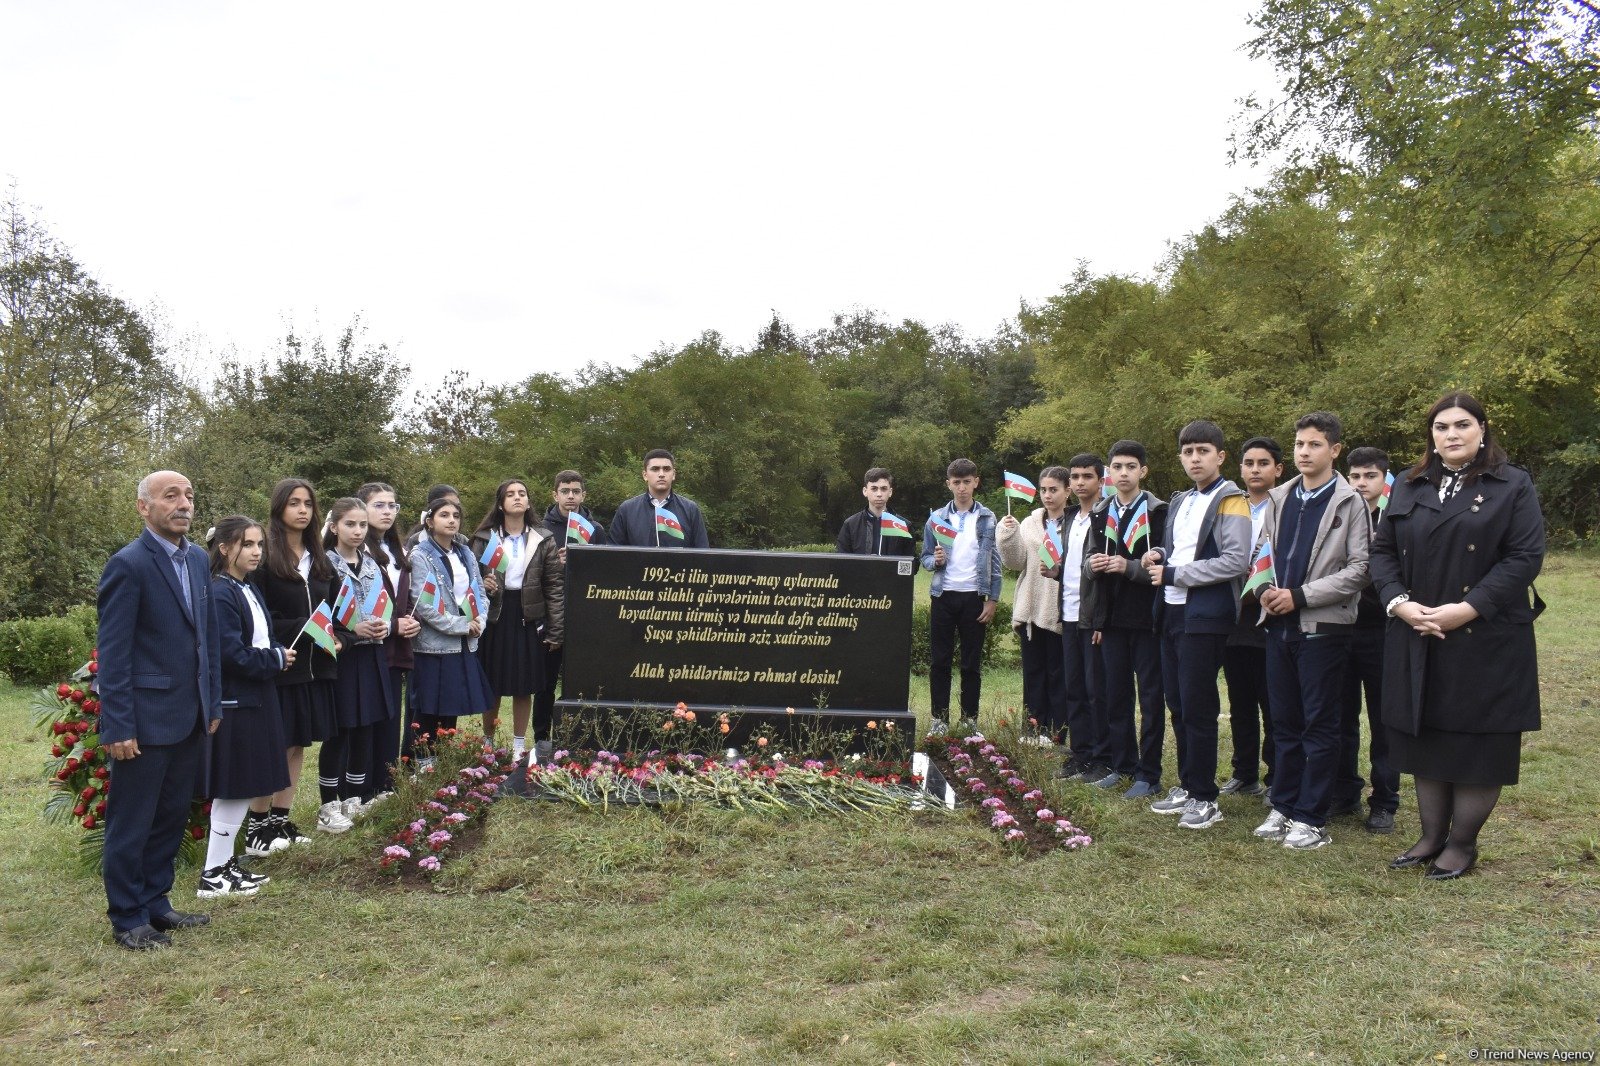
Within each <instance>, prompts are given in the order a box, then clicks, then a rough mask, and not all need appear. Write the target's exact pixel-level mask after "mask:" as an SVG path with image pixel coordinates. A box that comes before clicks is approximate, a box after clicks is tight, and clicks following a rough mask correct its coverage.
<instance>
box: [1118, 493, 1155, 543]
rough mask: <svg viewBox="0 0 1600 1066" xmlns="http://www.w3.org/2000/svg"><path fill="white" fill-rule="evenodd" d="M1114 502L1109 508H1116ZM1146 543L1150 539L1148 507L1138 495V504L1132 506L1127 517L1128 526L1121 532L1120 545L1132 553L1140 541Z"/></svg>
mask: <svg viewBox="0 0 1600 1066" xmlns="http://www.w3.org/2000/svg"><path fill="white" fill-rule="evenodd" d="M1116 506H1117V505H1116V504H1114V503H1113V504H1112V505H1111V509H1112V510H1115V509H1116ZM1141 540H1142V541H1145V542H1146V543H1148V542H1149V540H1150V508H1149V507H1148V506H1146V504H1145V499H1144V497H1143V496H1141V497H1139V506H1138V507H1136V508H1134V511H1133V517H1132V518H1130V519H1128V528H1127V529H1126V530H1125V531H1124V532H1123V534H1122V546H1123V547H1124V548H1127V549H1128V554H1129V555H1132V554H1133V549H1134V547H1135V545H1137V544H1138V543H1139V542H1140V541H1141Z"/></svg>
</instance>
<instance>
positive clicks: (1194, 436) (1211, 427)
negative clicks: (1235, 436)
mask: <svg viewBox="0 0 1600 1066" xmlns="http://www.w3.org/2000/svg"><path fill="white" fill-rule="evenodd" d="M1185 444H1209V445H1211V446H1212V447H1213V448H1215V449H1216V450H1217V451H1219V452H1220V451H1222V449H1223V447H1224V445H1225V444H1226V441H1225V440H1224V439H1223V436H1222V427H1221V426H1219V425H1217V424H1216V423H1215V422H1207V421H1206V420H1205V419H1203V418H1197V419H1195V420H1194V421H1193V422H1190V423H1189V424H1188V425H1187V426H1184V427H1183V429H1181V430H1179V431H1178V447H1180V448H1181V447H1183V446H1184V445H1185Z"/></svg>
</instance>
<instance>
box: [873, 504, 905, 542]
mask: <svg viewBox="0 0 1600 1066" xmlns="http://www.w3.org/2000/svg"><path fill="white" fill-rule="evenodd" d="M878 535H879V536H880V537H904V538H906V539H907V540H910V539H911V527H910V526H908V525H906V520H905V519H904V518H900V517H898V516H896V515H892V514H890V513H889V512H888V511H885V512H883V517H882V518H880V519H879V520H878Z"/></svg>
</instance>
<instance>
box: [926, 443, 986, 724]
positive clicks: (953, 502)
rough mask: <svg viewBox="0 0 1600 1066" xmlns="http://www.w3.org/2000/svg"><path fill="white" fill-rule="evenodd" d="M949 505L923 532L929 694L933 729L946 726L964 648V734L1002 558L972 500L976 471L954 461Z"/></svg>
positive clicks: (974, 705)
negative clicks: (953, 672) (928, 577)
mask: <svg viewBox="0 0 1600 1066" xmlns="http://www.w3.org/2000/svg"><path fill="white" fill-rule="evenodd" d="M945 484H946V485H947V486H948V487H949V489H950V497H951V498H950V502H949V503H947V504H945V505H944V506H943V507H941V508H939V509H938V510H936V511H934V512H933V513H932V514H931V515H929V516H928V521H927V522H926V524H925V525H924V526H923V530H922V565H923V566H925V567H927V568H928V569H929V570H931V571H933V581H932V582H931V584H930V586H929V593H930V595H931V596H932V598H933V600H932V610H931V611H930V617H929V622H928V628H929V633H928V637H929V639H928V693H929V697H930V700H931V702H932V704H933V719H932V729H933V731H934V732H944V731H946V730H947V729H949V722H950V668H951V665H952V663H953V661H954V658H955V645H956V638H957V637H958V636H959V637H960V640H961V722H960V725H959V730H960V731H961V732H962V733H967V732H969V731H972V730H975V729H977V727H978V697H979V694H980V690H981V688H982V685H983V635H984V627H986V626H987V625H988V624H989V623H990V622H991V621H993V620H994V612H995V610H996V609H997V608H998V607H999V606H1000V553H999V552H998V551H996V550H995V517H994V512H993V511H991V510H989V508H987V507H985V506H984V505H983V504H981V503H979V502H977V500H976V499H974V496H975V494H976V493H977V491H978V467H977V464H975V463H974V462H973V461H972V460H971V459H956V460H954V461H953V462H951V464H950V465H949V466H948V467H947V468H946V469H945Z"/></svg>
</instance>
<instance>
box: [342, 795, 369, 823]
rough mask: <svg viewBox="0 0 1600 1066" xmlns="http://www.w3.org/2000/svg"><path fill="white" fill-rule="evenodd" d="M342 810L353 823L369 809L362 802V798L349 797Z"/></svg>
mask: <svg viewBox="0 0 1600 1066" xmlns="http://www.w3.org/2000/svg"><path fill="white" fill-rule="evenodd" d="M340 810H341V811H342V812H343V814H344V816H345V817H346V818H348V819H350V820H351V821H352V822H353V821H355V820H356V819H357V818H360V817H361V816H362V815H363V814H365V813H366V812H367V807H366V804H364V803H362V802H361V797H360V796H349V797H346V798H345V800H344V802H343V803H341V804H340Z"/></svg>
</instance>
